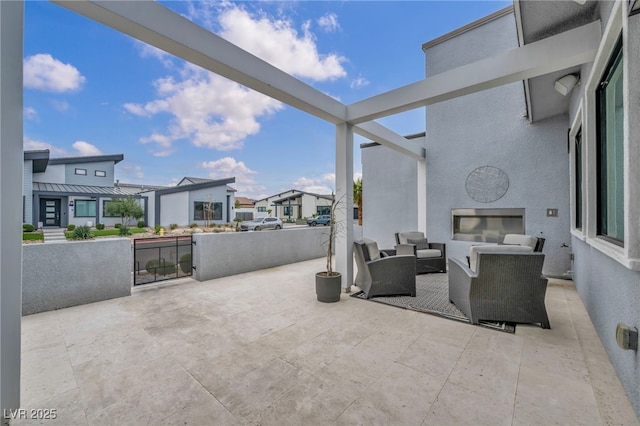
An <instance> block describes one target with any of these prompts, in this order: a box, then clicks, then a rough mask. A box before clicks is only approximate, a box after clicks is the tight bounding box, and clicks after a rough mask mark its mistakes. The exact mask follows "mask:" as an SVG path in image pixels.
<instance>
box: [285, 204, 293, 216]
mask: <svg viewBox="0 0 640 426" xmlns="http://www.w3.org/2000/svg"><path fill="white" fill-rule="evenodd" d="M292 211H293V209H292V208H291V207H289V206H284V214H283V216H291V212H292Z"/></svg>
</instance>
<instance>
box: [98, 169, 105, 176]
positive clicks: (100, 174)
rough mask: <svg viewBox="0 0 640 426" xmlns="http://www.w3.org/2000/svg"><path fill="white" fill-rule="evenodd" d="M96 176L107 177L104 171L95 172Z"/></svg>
mask: <svg viewBox="0 0 640 426" xmlns="http://www.w3.org/2000/svg"><path fill="white" fill-rule="evenodd" d="M96 176H98V177H107V172H105V171H104V170H96Z"/></svg>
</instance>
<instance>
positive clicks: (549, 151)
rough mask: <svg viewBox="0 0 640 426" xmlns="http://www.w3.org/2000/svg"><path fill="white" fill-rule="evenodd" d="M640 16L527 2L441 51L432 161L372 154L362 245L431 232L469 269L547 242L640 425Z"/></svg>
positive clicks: (604, 7) (603, 4)
mask: <svg viewBox="0 0 640 426" xmlns="http://www.w3.org/2000/svg"><path fill="white" fill-rule="evenodd" d="M580 3H584V4H580ZM632 6H633V7H635V10H634V11H632V10H631V7H632ZM639 12H640V2H639V1H629V2H627V1H616V2H612V1H589V2H586V3H585V2H579V1H565V2H560V1H549V2H544V1H515V2H514V7H509V8H506V9H504V10H502V11H499V12H497V13H495V14H493V15H491V16H488V17H486V18H483V19H481V20H479V21H477V22H474V23H472V24H469V25H467V26H465V27H463V28H460V29H458V30H456V31H453V32H452V33H450V34H446V35H444V36H442V37H439V38H438V39H435V40H433V41H430V42H428V43H426V44H424V45H423V50H424V53H425V61H426V78H427V79H426V80H424V82H425V86H424V87H425V88H426V87H429V88H430V89H431V88H433V91H432V92H433V93H436V94H437V95H431V92H429V91H427V90H426V89H425V98H427V97H429V96H432V98H430V99H428V100H424V101H423V102H422V105H426V125H427V128H426V135H423V136H421V137H420V136H418V137H416V138H415V139H416V140H415V142H416V143H419V144H420V145H421V146H423V147H424V148H425V149H426V161H416V160H414V159H411V158H409V157H408V156H404V155H403V154H400V153H398V152H397V151H392V150H390V149H388V148H386V147H384V146H382V145H377V144H365V145H363V147H362V167H363V181H364V182H366V186H365V188H364V197H363V202H364V207H363V213H364V216H365V219H364V230H363V232H364V235H366V236H368V237H370V238H372V239H375V240H377V241H378V243H379V244H380V245H381V246H383V247H386V246H389V245H390V244H392V243H393V235H394V232H398V231H407V230H413V229H424V230H425V231H426V233H427V237H428V238H429V240H430V241H433V242H443V243H446V244H447V255H448V256H449V257H454V258H460V259H464V256H465V255H466V254H467V253H468V251H469V247H470V246H471V245H473V244H481V243H483V242H485V243H486V242H492V241H493V242H495V241H498V240H499V237H500V235H501V234H504V233H505V232H507V231H515V232H522V233H527V234H530V235H533V236H536V237H543V238H546V242H545V245H544V249H543V253H544V254H545V264H544V269H543V272H544V274H546V275H548V276H558V277H572V278H573V281H574V283H575V286H576V288H577V290H578V292H579V294H580V296H581V298H582V300H583V302H584V306H585V308H586V309H587V311H588V312H589V316H588V317H585V321H587V322H588V321H592V322H593V326H594V327H595V329H596V330H597V332H598V335H599V337H600V340H601V341H602V344H603V345H604V347H605V349H606V351H607V353H608V356H609V359H610V360H611V362H612V364H613V366H614V368H615V370H616V372H617V374H618V376H619V378H620V380H621V382H622V384H623V386H624V388H625V390H626V392H627V394H628V396H629V398H630V400H631V403H632V404H633V406H634V408H635V411H636V413H637V414H638V415H640V358H639V355H638V351H630V350H623V349H621V348H620V347H619V346H618V344H617V342H616V328H617V324H618V323H626V324H628V325H630V326H631V327H632V328H633V327H636V328H637V327H639V326H640V314H639V312H640V311H639V310H638V303H639V301H640V286H639V285H638V283H639V282H640V272H639V271H640V231H639V229H640V225H639V222H638V217H640V185H639V183H640V162H639V161H638V158H640V79H639V78H638V75H640V74H639V73H640V13H639ZM542 17H544V18H542ZM551 37H554V39H552V38H551ZM480 61H481V62H480ZM465 66H467V68H466V69H465V68H461V67H465ZM521 70H524V71H521ZM529 72H531V73H530V74H529ZM529 76H531V77H530V78H528V79H525V80H524V81H523V80H522V79H523V78H527V77H529ZM533 76H535V77H533ZM429 81H432V82H433V83H434V85H433V86H427V85H426V83H428V82H429ZM436 81H437V84H436ZM474 85H475V86H474ZM427 92H429V93H427ZM560 92H562V93H560ZM563 95H564V96H563ZM398 97H400V96H399V95H398ZM380 102H381V103H382V101H380ZM419 188H420V189H419ZM416 195H417V196H416ZM398 207H401V208H398ZM390 219H392V220H390ZM556 322H557V324H556V325H555V326H556V327H562V319H561V318H557V319H556ZM551 326H552V327H554V320H553V319H552V320H551ZM589 326H590V324H589ZM574 338H575V336H574Z"/></svg>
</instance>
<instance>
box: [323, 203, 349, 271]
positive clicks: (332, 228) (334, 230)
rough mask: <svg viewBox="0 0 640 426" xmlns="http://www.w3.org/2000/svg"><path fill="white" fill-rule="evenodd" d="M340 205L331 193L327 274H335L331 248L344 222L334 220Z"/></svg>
mask: <svg viewBox="0 0 640 426" xmlns="http://www.w3.org/2000/svg"><path fill="white" fill-rule="evenodd" d="M339 205H340V200H336V196H335V194H333V193H331V210H330V212H331V220H330V221H329V235H328V236H327V239H326V241H325V242H324V244H326V246H325V248H326V250H327V264H326V271H325V274H326V275H327V276H334V275H337V274H338V273H337V272H334V271H333V248H334V244H335V239H336V236H337V235H338V234H340V233H341V232H342V230H343V228H342V227H343V226H344V224H343V223H341V222H336V211H337V210H338V206H339Z"/></svg>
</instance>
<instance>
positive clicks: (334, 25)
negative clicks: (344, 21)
mask: <svg viewBox="0 0 640 426" xmlns="http://www.w3.org/2000/svg"><path fill="white" fill-rule="evenodd" d="M318 25H320V28H322V29H323V30H324V31H325V32H328V33H332V32H334V31H338V30H339V29H340V24H339V23H338V15H336V14H335V13H327V14H326V15H324V16H321V17H320V18H319V19H318Z"/></svg>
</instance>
